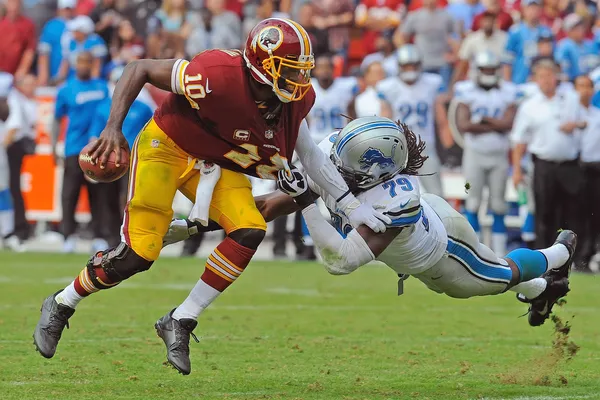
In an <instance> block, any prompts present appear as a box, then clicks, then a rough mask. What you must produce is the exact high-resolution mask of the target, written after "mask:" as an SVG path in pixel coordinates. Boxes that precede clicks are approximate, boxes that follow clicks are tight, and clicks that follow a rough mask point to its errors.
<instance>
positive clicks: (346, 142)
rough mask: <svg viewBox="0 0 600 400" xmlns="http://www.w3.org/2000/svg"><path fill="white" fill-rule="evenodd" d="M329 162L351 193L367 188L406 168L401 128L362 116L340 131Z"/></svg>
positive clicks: (387, 121)
mask: <svg viewBox="0 0 600 400" xmlns="http://www.w3.org/2000/svg"><path fill="white" fill-rule="evenodd" d="M331 160H332V161H333V163H334V164H335V166H336V167H337V169H338V170H339V171H340V173H341V174H342V176H343V177H344V180H345V181H346V183H347V184H348V187H349V188H350V189H351V190H356V189H363V190H364V189H369V188H371V187H373V186H375V185H377V184H379V183H381V182H383V181H385V180H387V179H389V178H390V177H392V176H394V175H396V174H397V173H398V172H400V171H402V170H403V169H404V168H406V165H407V164H408V146H407V142H406V136H405V133H404V128H403V127H402V126H399V125H398V124H396V123H395V122H394V121H392V120H391V119H388V118H383V117H363V118H358V119H355V120H353V121H351V122H350V123H349V124H348V125H346V127H345V128H344V129H342V130H341V131H340V133H339V134H338V136H337V138H336V140H335V142H334V143H333V147H332V149H331Z"/></svg>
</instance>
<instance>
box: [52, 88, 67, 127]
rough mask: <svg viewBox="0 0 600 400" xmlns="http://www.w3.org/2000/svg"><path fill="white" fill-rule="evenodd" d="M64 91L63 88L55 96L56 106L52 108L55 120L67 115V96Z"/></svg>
mask: <svg viewBox="0 0 600 400" xmlns="http://www.w3.org/2000/svg"><path fill="white" fill-rule="evenodd" d="M65 90H66V89H65V88H62V89H60V90H59V91H58V94H57V95H56V105H55V106H54V118H55V119H60V118H62V117H64V116H65V115H67V101H66V98H67V96H66V92H65Z"/></svg>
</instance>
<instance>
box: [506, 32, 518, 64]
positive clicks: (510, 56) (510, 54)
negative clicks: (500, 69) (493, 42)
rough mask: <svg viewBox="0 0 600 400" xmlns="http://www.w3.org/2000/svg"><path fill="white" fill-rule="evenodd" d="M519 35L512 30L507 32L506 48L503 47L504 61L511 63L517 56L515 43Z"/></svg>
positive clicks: (516, 43)
mask: <svg viewBox="0 0 600 400" xmlns="http://www.w3.org/2000/svg"><path fill="white" fill-rule="evenodd" d="M518 40H519V36H518V35H517V32H516V31H514V30H512V29H511V30H510V31H509V32H508V39H507V40H506V48H505V49H504V57H503V58H504V60H503V61H504V63H506V64H511V63H512V62H513V61H514V60H515V58H516V57H517V45H518Z"/></svg>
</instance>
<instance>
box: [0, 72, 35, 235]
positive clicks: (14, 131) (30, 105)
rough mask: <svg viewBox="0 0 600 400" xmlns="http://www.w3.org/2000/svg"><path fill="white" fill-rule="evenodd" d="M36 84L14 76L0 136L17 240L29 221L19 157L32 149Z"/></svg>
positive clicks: (27, 226)
mask: <svg viewBox="0 0 600 400" xmlns="http://www.w3.org/2000/svg"><path fill="white" fill-rule="evenodd" d="M36 84H37V79H36V77H35V76H33V75H25V76H24V77H23V78H20V79H17V80H16V85H15V88H14V89H13V90H12V91H11V93H10V95H9V97H8V105H9V110H10V114H9V117H8V120H7V121H6V127H5V128H6V134H5V137H4V147H6V154H7V155H8V165H9V169H10V194H11V197H12V202H13V206H14V210H15V224H14V230H15V235H16V236H17V238H19V240H21V241H25V240H27V239H28V238H29V224H28V223H27V219H26V218H25V202H24V201H23V194H22V193H21V167H22V165H23V158H24V157H25V156H26V155H31V154H34V153H35V125H36V123H37V118H38V112H37V101H36V99H35V89H36Z"/></svg>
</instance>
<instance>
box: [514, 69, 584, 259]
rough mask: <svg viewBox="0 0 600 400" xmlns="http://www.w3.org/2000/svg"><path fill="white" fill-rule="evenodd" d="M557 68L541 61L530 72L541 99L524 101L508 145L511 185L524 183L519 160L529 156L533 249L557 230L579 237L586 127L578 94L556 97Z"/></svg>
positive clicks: (548, 240)
mask: <svg viewBox="0 0 600 400" xmlns="http://www.w3.org/2000/svg"><path fill="white" fill-rule="evenodd" d="M558 73H559V68H558V65H556V63H555V62H554V61H552V60H549V59H543V60H540V61H538V62H537V63H536V64H535V65H534V67H533V78H534V80H535V82H536V83H537V84H538V87H539V89H540V93H538V94H535V95H533V96H532V97H530V98H529V99H527V100H525V101H524V102H523V103H522V104H521V106H520V107H519V110H518V111H517V115H516V117H515V122H514V125H513V131H512V139H513V141H514V143H515V147H514V149H513V156H512V160H513V183H514V185H515V187H517V186H518V185H519V184H520V183H521V182H522V181H523V173H522V167H521V159H522V158H523V155H524V154H525V151H526V150H527V151H529V152H530V153H531V155H532V159H533V163H534V168H533V192H534V199H535V208H536V209H535V232H536V247H537V248H545V247H548V246H550V245H552V243H553V242H554V238H555V236H556V231H557V230H558V229H571V230H573V231H575V232H579V231H580V230H579V228H580V227H579V226H577V224H578V222H579V221H580V217H579V215H580V207H579V206H578V204H579V203H580V198H579V197H580V193H581V190H582V189H583V183H584V182H583V176H582V174H581V171H580V168H579V164H578V160H577V159H578V157H579V149H580V147H579V138H578V133H577V131H578V130H579V129H581V128H584V127H585V120H584V119H583V118H582V115H581V108H580V106H579V99H578V96H577V94H576V93H574V92H568V93H565V94H562V95H559V94H557V86H558Z"/></svg>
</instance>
